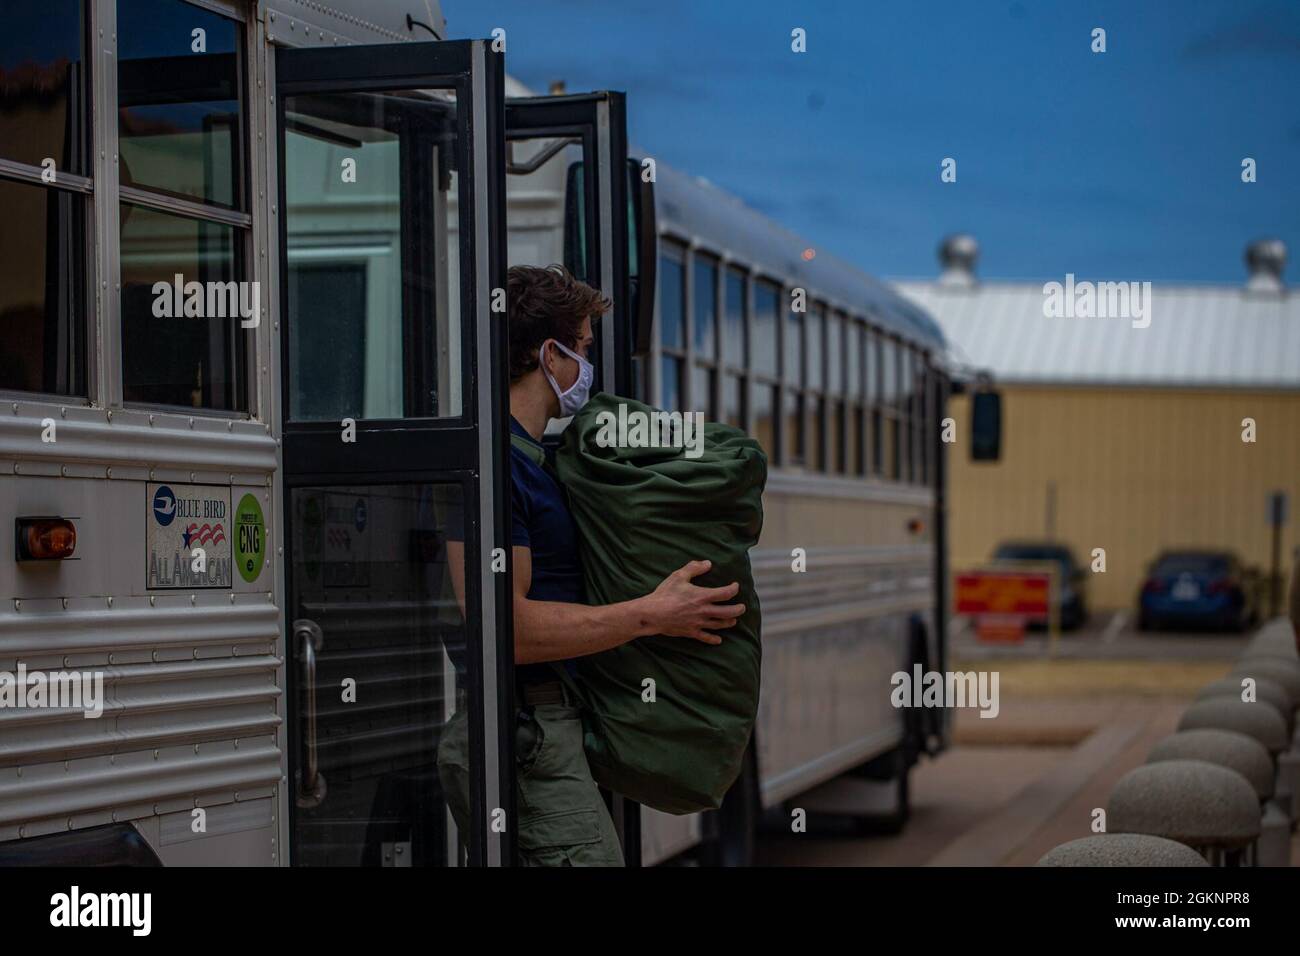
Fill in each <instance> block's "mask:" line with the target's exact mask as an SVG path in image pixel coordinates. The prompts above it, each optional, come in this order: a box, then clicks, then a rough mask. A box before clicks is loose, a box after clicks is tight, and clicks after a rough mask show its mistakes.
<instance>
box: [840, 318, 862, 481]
mask: <svg viewBox="0 0 1300 956" xmlns="http://www.w3.org/2000/svg"><path fill="white" fill-rule="evenodd" d="M845 318H846V323H845V337H844V394H845V399H844V403H845V413H844V414H845V419H846V421H845V428H846V432H845V438H844V468H845V471H846V472H848V473H851V474H854V475H865V474H866V473H867V458H866V452H865V449H866V445H865V443H864V442H863V436H864V434H865V433H866V427H867V419H866V412H865V410H864V408H863V401H864V399H863V395H864V394H865V391H864V389H865V383H864V382H863V365H862V350H863V348H864V347H865V345H864V342H863V333H864V332H865V331H866V327H865V326H864V325H863V324H862V323H861V322H859V321H857V320H856V319H854V318H852V317H851V316H846V317H845Z"/></svg>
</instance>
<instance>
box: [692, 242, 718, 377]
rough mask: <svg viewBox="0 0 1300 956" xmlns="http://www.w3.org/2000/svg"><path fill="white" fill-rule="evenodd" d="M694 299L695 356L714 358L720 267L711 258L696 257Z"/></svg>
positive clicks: (715, 351) (715, 352)
mask: <svg viewBox="0 0 1300 956" xmlns="http://www.w3.org/2000/svg"><path fill="white" fill-rule="evenodd" d="M693 279H694V288H693V290H692V292H693V293H694V294H693V295H692V299H694V306H695V311H694V314H693V315H692V316H691V318H692V320H693V321H694V322H695V357H696V358H702V359H712V358H714V357H715V356H716V354H717V350H716V349H715V348H714V329H715V328H716V326H717V318H718V267H717V265H716V264H715V263H714V262H713V260H711V259H707V258H704V257H703V256H696V257H695V274H694V276H693Z"/></svg>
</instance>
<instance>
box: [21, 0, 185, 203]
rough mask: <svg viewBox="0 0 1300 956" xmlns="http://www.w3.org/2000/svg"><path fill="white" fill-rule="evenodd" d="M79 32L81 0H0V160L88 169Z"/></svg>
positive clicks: (68, 169)
mask: <svg viewBox="0 0 1300 956" xmlns="http://www.w3.org/2000/svg"><path fill="white" fill-rule="evenodd" d="M84 35H85V26H84V24H83V23H82V2H81V0H5V3H4V7H3V10H2V11H0V159H8V160H12V161H13V162H16V163H25V164H27V165H29V166H40V165H41V164H42V163H44V161H45V160H46V158H47V157H48V158H50V159H53V160H54V162H55V169H56V171H57V172H68V173H77V174H80V175H88V170H87V158H86V153H87V150H86V137H85V134H84V132H83V131H84V130H85V128H86V123H85V118H86V117H87V116H89V114H90V110H89V108H88V106H87V105H86V97H87V93H88V84H87V83H86V70H85V65H84V62H83V60H82V52H81V45H82V37H83V36H84ZM186 35H187V36H188V34H186ZM6 208H8V207H6Z"/></svg>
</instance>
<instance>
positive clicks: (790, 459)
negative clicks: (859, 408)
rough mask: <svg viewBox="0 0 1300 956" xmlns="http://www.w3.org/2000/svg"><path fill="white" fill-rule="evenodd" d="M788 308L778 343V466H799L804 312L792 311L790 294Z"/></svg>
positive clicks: (803, 438) (803, 444) (803, 446)
mask: <svg viewBox="0 0 1300 956" xmlns="http://www.w3.org/2000/svg"><path fill="white" fill-rule="evenodd" d="M790 296H791V306H792V307H791V308H790V309H788V310H787V311H786V314H785V315H786V323H785V333H784V335H783V336H782V340H781V351H782V355H781V371H782V373H783V374H784V377H785V378H784V380H785V387H784V389H783V393H782V394H783V395H784V396H785V397H784V399H783V400H782V404H783V413H784V419H783V422H784V428H785V434H784V436H783V439H782V442H781V448H782V453H783V455H784V457H783V458H782V464H786V465H802V464H803V463H804V461H805V456H806V454H807V431H806V430H805V428H804V396H803V385H804V363H803V356H804V347H803V332H804V321H803V319H804V313H802V312H796V311H795V310H794V308H793V304H794V301H793V300H794V293H793V292H791V294H790Z"/></svg>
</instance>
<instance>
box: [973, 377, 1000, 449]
mask: <svg viewBox="0 0 1300 956" xmlns="http://www.w3.org/2000/svg"><path fill="white" fill-rule="evenodd" d="M970 400H971V411H970V422H971V424H970V457H971V461H997V460H998V458H999V457H1000V456H1001V454H1002V395H1001V393H1000V392H995V391H992V390H991V389H989V390H981V391H978V392H972V393H971V398H970Z"/></svg>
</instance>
